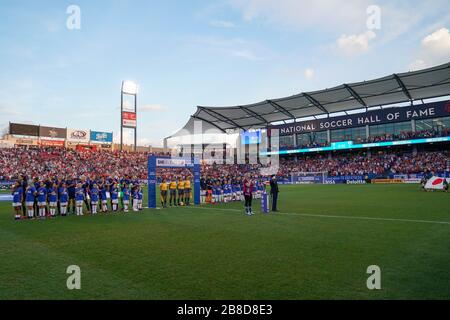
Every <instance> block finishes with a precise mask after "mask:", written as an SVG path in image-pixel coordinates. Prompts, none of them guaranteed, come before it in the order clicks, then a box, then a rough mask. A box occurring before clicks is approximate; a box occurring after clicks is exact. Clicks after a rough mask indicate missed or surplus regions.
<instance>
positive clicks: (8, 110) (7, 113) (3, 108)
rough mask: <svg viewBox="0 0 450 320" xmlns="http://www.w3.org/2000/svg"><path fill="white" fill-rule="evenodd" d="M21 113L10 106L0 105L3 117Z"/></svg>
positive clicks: (0, 112)
mask: <svg viewBox="0 0 450 320" xmlns="http://www.w3.org/2000/svg"><path fill="white" fill-rule="evenodd" d="M21 114H22V113H21V112H19V111H17V110H15V108H14V107H12V106H6V105H0V115H1V116H3V117H11V116H18V115H21Z"/></svg>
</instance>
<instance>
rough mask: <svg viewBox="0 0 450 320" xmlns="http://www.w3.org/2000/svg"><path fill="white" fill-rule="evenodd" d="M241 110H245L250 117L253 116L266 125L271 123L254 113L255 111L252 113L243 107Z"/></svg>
mask: <svg viewBox="0 0 450 320" xmlns="http://www.w3.org/2000/svg"><path fill="white" fill-rule="evenodd" d="M239 108H241V110H244V111H245V113H247V114H248V115H250V116H253V117H255V118H256V119H258V120H261V121H263V122H264V123H266V124H267V123H269V121H267V120H266V119H264V118H263V117H262V116H260V115H259V114H257V113H256V112H254V111H252V110H250V109H247V108H246V107H242V106H240V107H239Z"/></svg>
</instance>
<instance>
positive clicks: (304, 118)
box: [166, 63, 450, 179]
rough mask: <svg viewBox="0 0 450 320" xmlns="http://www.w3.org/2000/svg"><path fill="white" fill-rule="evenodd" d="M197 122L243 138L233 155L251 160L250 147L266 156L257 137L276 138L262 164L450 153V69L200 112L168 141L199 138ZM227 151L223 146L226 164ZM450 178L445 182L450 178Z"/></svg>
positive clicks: (207, 130) (195, 147) (183, 147)
mask: <svg viewBox="0 0 450 320" xmlns="http://www.w3.org/2000/svg"><path fill="white" fill-rule="evenodd" d="M198 122H200V123H201V126H200V127H201V128H202V134H206V133H208V134H210V135H211V134H214V133H215V134H217V135H224V134H231V133H234V134H236V133H239V134H240V137H239V138H238V139H236V145H235V146H234V147H235V148H236V149H238V151H237V152H235V154H236V153H245V152H248V150H249V145H252V144H256V145H257V147H256V148H257V149H258V150H260V149H262V148H260V145H261V141H260V138H258V134H259V133H260V132H263V133H265V134H264V135H263V136H265V135H266V134H267V135H268V136H270V134H271V132H276V134H277V135H278V136H279V147H278V146H277V147H275V148H274V147H273V146H272V147H269V148H268V149H267V150H263V151H258V152H259V156H273V155H279V156H280V157H281V160H283V159H284V160H295V161H297V160H301V159H304V157H311V156H314V155H317V154H319V156H321V157H323V156H325V157H328V158H332V157H333V156H335V155H339V156H341V155H343V154H349V153H360V154H362V155H363V156H367V157H371V155H372V153H374V152H385V151H390V152H400V153H405V152H407V153H412V154H417V153H418V152H427V151H436V150H439V151H441V150H446V152H448V150H449V146H450V63H446V64H443V65H440V66H436V67H433V68H429V69H424V70H419V71H414V72H407V73H401V74H393V75H389V76H386V77H382V78H379V79H375V80H370V81H363V82H358V83H352V84H343V85H340V86H337V87H334V88H331V89H325V90H320V91H314V92H308V93H300V94H297V95H294V96H290V97H286V98H281V99H272V100H265V101H262V102H259V103H254V104H250V105H240V106H231V107H205V106H199V107H197V111H196V112H195V114H193V115H192V116H191V117H190V119H189V121H188V122H187V123H186V125H185V126H184V127H183V128H182V129H181V130H180V131H178V132H177V133H175V134H174V135H172V136H170V137H168V138H166V139H167V140H171V139H174V140H175V141H176V140H177V139H178V138H180V137H185V136H188V135H190V134H191V135H192V134H194V132H195V134H196V135H198V133H199V132H198V130H196V129H197V128H198V127H199V125H198ZM255 136H256V138H255ZM217 142H220V141H217ZM269 144H270V143H266V145H267V146H268V145H269ZM179 147H181V148H180V149H181V150H197V151H196V152H195V155H196V156H198V153H199V152H198V150H205V149H207V144H203V145H198V144H196V143H194V142H193V143H192V145H189V144H187V143H186V142H185V143H184V144H183V145H179ZM229 147H230V146H229V145H227V144H223V153H224V161H225V158H226V156H225V154H227V153H229V150H226V149H227V148H229ZM217 148H220V144H218V143H216V144H215V150H217ZM186 155H187V154H186ZM447 167H450V164H449V165H448V166H447ZM448 171H449V169H448V168H447V171H446V172H444V173H442V174H444V175H446V176H448V175H449V172H448ZM316 178H317V179H320V177H316ZM359 178H361V177H359ZM372 178H373V177H372ZM389 178H395V177H389ZM414 178H416V177H414Z"/></svg>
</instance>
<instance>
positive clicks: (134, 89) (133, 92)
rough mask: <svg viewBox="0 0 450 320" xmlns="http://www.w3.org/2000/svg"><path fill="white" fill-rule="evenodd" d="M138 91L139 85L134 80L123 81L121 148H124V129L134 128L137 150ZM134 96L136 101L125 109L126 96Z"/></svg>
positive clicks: (121, 92)
mask: <svg viewBox="0 0 450 320" xmlns="http://www.w3.org/2000/svg"><path fill="white" fill-rule="evenodd" d="M137 93H138V85H137V84H136V83H135V82H133V81H122V90H121V91H120V150H123V129H124V128H129V129H133V130H134V151H136V150H137ZM125 95H127V96H132V97H133V98H134V103H133V105H132V106H131V107H129V106H127V108H126V109H124V103H123V102H124V101H123V99H124V96H125Z"/></svg>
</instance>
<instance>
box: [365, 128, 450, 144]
mask: <svg viewBox="0 0 450 320" xmlns="http://www.w3.org/2000/svg"><path fill="white" fill-rule="evenodd" d="M449 135H450V130H449V129H448V128H444V129H443V130H441V131H436V130H422V131H416V132H412V131H407V132H401V133H399V134H384V135H379V136H373V137H370V138H369V139H367V140H364V142H368V143H372V142H385V141H396V140H410V139H424V138H425V139H426V138H437V137H448V136H449Z"/></svg>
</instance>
